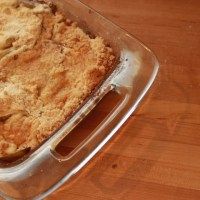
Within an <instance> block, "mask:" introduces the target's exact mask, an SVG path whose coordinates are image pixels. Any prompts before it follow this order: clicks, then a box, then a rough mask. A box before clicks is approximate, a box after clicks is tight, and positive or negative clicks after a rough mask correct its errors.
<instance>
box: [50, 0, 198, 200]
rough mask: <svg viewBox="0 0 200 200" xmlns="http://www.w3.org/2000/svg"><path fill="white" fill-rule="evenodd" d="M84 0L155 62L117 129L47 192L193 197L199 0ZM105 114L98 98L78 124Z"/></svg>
mask: <svg viewBox="0 0 200 200" xmlns="http://www.w3.org/2000/svg"><path fill="white" fill-rule="evenodd" d="M83 2H85V3H87V4H88V5H90V6H91V7H93V8H94V9H96V10H97V11H99V12H100V13H102V14H103V15H105V16H107V17H108V18H109V19H111V20H112V21H114V22H115V23H117V24H118V25H120V26H121V27H123V28H124V29H126V30H127V31H128V32H130V33H132V34H133V35H135V36H136V37H138V38H139V39H140V40H142V41H143V42H144V43H145V44H146V45H147V46H149V47H150V48H151V49H152V50H153V51H154V52H155V54H156V55H157V56H158V58H159V61H160V65H161V66H160V71H159V75H158V77H157V80H156V82H155V84H154V86H153V88H152V89H151V91H150V93H149V95H148V97H147V98H146V99H145V101H144V103H143V104H142V105H141V106H140V108H139V109H138V110H137V111H136V112H135V114H134V115H133V116H132V117H131V118H130V119H129V120H128V122H127V123H126V124H125V125H124V126H123V128H121V130H120V131H119V133H118V134H117V136H116V137H114V138H113V139H112V141H111V142H110V143H109V144H108V145H106V147H105V148H104V149H103V150H102V151H101V153H99V154H98V155H97V156H96V157H95V158H94V159H93V160H92V162H90V163H89V164H88V165H87V167H85V168H84V169H83V170H82V171H81V172H80V173H78V175H77V177H76V179H75V180H73V181H72V182H71V183H70V184H65V185H64V186H62V187H61V188H60V189H59V190H57V191H56V192H54V193H53V194H52V195H51V196H50V197H49V198H48V199H49V200H57V199H58V200H60V199H64V200H68V199H69V200H72V199H73V200H93V199H95V200H103V199H109V200H111V199H113V200H117V199H120V200H122V199H126V200H133V199H134V200H145V199H146V200H157V199H162V200H171V199H173V200H180V199H181V200H188V199H190V200H191V199H192V200H199V199H200V1H198V0H190V1H188V0H182V1H179V0H174V1H165V0H152V1H148V0H135V1H132V0H124V1H120V0H109V1H107V0H101V1H98V0H83ZM107 104H108V103H107ZM108 106H109V105H108ZM104 114H105V108H103V106H101V105H100V108H97V110H96V111H95V112H94V113H93V117H90V120H89V123H87V124H85V125H84V124H83V125H81V126H82V127H81V129H79V130H82V131H83V132H87V131H89V129H90V128H91V126H92V125H95V124H96V121H98V120H100V118H101V116H104ZM80 134H82V133H80Z"/></svg>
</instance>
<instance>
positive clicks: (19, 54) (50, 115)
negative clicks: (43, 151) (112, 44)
mask: <svg viewBox="0 0 200 200" xmlns="http://www.w3.org/2000/svg"><path fill="white" fill-rule="evenodd" d="M114 59H115V57H114V56H113V52H112V49H111V48H109V47H107V46H106V45H105V44H104V41H103V39H102V38H100V37H96V38H94V39H91V38H90V37H89V36H88V35H87V34H85V33H84V32H83V30H82V29H80V28H79V27H77V25H76V24H75V23H71V22H70V21H69V20H66V19H65V17H64V16H63V15H62V14H61V13H59V12H56V13H53V12H51V9H50V7H49V6H48V5H47V4H40V3H35V4H34V5H26V4H24V3H20V1H17V0H9V1H8V0H1V1H0V156H4V155H8V154H12V153H15V152H16V151H18V150H21V149H24V148H27V147H31V148H35V147H36V146H37V145H39V144H40V143H41V142H42V141H43V140H45V139H46V138H48V136H49V135H50V134H51V133H52V132H53V131H55V130H56V129H57V128H59V126H60V125H62V123H64V121H65V120H66V119H67V118H68V117H69V116H70V115H71V114H72V113H73V112H74V111H75V110H76V109H77V108H78V107H79V106H80V105H81V103H82V102H83V101H84V100H85V98H86V97H87V96H88V95H90V93H91V92H92V91H93V90H94V88H95V87H96V86H97V85H98V84H99V83H100V81H102V79H103V77H104V76H105V74H106V73H107V72H108V71H109V70H110V68H111V67H112V66H113V63H114Z"/></svg>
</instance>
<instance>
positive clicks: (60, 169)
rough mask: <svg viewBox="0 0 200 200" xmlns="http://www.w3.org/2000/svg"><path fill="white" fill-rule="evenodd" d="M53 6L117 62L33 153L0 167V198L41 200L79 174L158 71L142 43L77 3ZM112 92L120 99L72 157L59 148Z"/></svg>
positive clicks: (59, 0) (70, 0) (60, 0)
mask: <svg viewBox="0 0 200 200" xmlns="http://www.w3.org/2000/svg"><path fill="white" fill-rule="evenodd" d="M53 2H54V4H56V5H57V6H58V8H59V9H61V10H62V11H63V12H64V13H65V14H66V16H67V17H68V18H70V19H72V20H73V21H76V22H78V24H79V26H80V27H81V28H83V29H84V30H85V31H86V32H88V33H92V34H95V35H99V36H101V37H102V38H104V39H105V41H107V43H108V44H110V45H111V47H112V48H113V49H114V51H115V53H116V55H117V56H118V57H119V63H118V64H117V66H116V67H115V69H114V70H113V71H112V73H111V74H110V75H109V76H108V77H107V78H106V79H105V80H104V82H103V83H102V84H101V86H100V87H99V88H98V89H97V90H96V91H95V92H94V93H93V94H92V95H91V96H90V98H88V99H87V100H86V101H85V102H84V105H82V106H81V108H80V109H78V110H77V112H76V113H75V114H73V116H72V117H71V118H70V119H69V120H68V121H67V122H66V123H65V124H64V125H63V126H62V127H61V128H60V129H59V130H58V131H57V132H55V133H53V134H52V136H51V137H50V138H49V139H48V140H47V141H45V142H44V143H43V144H42V145H41V146H39V147H38V148H37V149H36V150H35V151H33V152H31V153H29V154H28V155H26V156H24V157H23V158H22V159H20V160H19V161H17V162H14V163H11V164H10V165H5V166H2V167H1V168H0V195H1V196H2V197H3V198H6V199H42V198H44V197H46V196H47V195H48V194H50V193H51V192H53V191H54V190H56V189H57V188H58V187H59V186H61V185H62V184H63V183H64V182H66V181H67V180H69V179H70V178H71V177H72V176H73V175H74V174H76V173H77V172H78V171H79V170H80V169H81V168H82V167H83V166H84V165H85V164H86V163H87V162H88V161H89V160H90V159H91V158H92V157H93V156H94V155H95V154H96V153H97V152H98V151H99V150H100V149H101V148H102V147H103V145H104V144H106V143H107V142H108V141H109V139H110V138H111V137H112V136H113V135H114V134H115V133H116V132H117V130H118V129H119V128H120V127H121V126H122V124H123V123H124V122H125V121H126V120H127V119H128V117H129V116H130V115H131V114H132V113H133V111H134V110H135V109H136V107H137V106H138V104H139V103H140V101H141V100H142V98H143V97H144V95H145V94H146V92H147V91H148V89H149V88H150V86H151V85H152V83H153V81H154V79H155V77H156V74H157V72H158V67H159V65H158V61H157V59H156V57H155V55H154V54H153V53H152V52H151V51H150V50H149V49H148V48H147V47H146V46H144V45H143V44H142V43H141V42H139V41H138V40H137V39H135V38H134V37H132V36H131V35H129V34H128V33H127V32H126V31H124V30H122V29H121V28H119V27H118V26H116V25H115V24H113V23H112V22H110V21H109V20H107V19H105V18H104V17H102V16H101V15H100V14H98V13H97V12H95V11H94V10H92V9H91V8H89V7H88V6H86V5H85V4H83V3H81V2H80V1H78V0H55V1H53ZM111 90H115V91H116V92H117V93H118V94H119V95H120V96H121V97H122V100H121V101H120V102H119V103H118V104H117V105H116V106H115V107H114V109H113V110H112V111H111V112H110V114H109V115H108V116H107V117H106V118H105V119H104V120H103V121H102V122H101V123H100V124H99V125H98V126H97V127H96V129H95V130H94V131H92V133H90V135H89V136H88V137H87V138H86V139H85V140H84V141H83V142H81V143H80V144H79V145H78V146H77V147H76V148H75V149H74V150H73V151H72V152H71V153H70V154H69V155H67V156H61V155H59V154H57V153H56V151H55V148H56V146H57V145H58V144H59V143H60V141H62V139H63V138H65V137H66V136H67V135H68V134H69V133H70V131H71V130H72V129H73V128H74V127H75V126H77V125H78V123H79V122H80V121H81V120H82V119H84V117H85V116H86V115H87V114H88V113H89V112H90V111H91V110H92V109H93V108H94V107H95V105H96V104H97V103H98V102H99V101H100V100H101V99H102V98H103V97H104V96H105V95H106V94H107V93H108V92H109V91H111Z"/></svg>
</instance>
